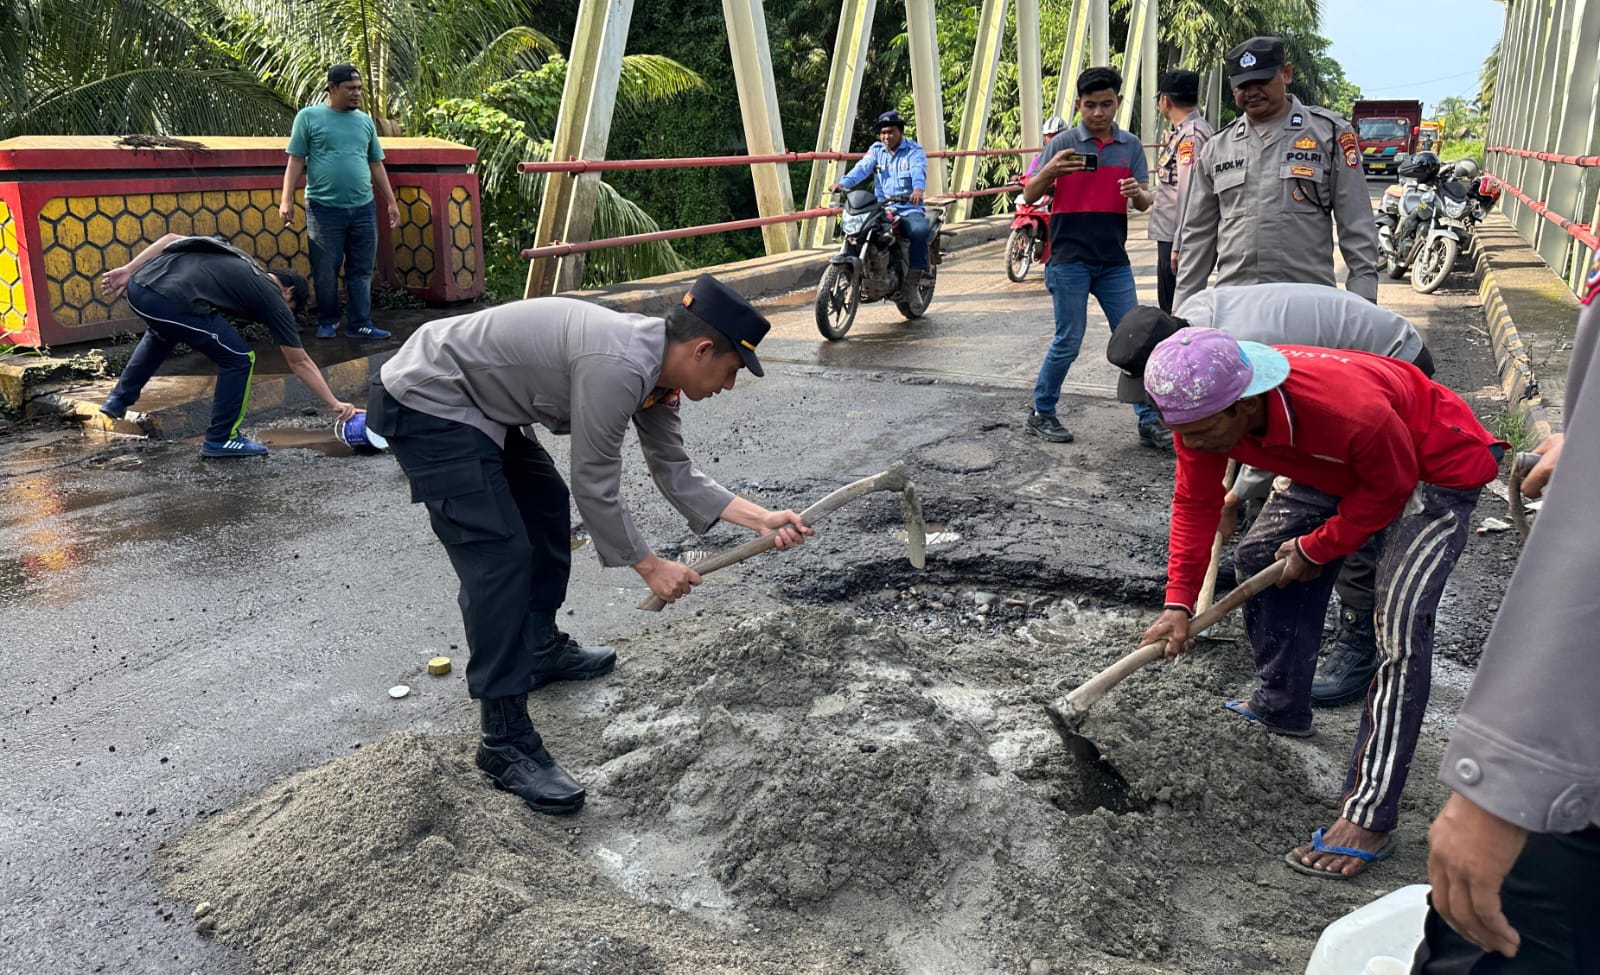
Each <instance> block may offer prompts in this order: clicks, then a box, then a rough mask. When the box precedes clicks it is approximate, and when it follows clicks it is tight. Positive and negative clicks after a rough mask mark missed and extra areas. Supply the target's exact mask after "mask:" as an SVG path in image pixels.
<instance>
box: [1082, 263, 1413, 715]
mask: <svg viewBox="0 0 1600 975" xmlns="http://www.w3.org/2000/svg"><path fill="white" fill-rule="evenodd" d="M1123 322H1124V325H1123V326H1122V328H1121V329H1119V331H1118V333H1117V334H1115V335H1113V336H1112V337H1111V343H1110V345H1109V346H1108V347H1107V349H1106V358H1107V359H1109V360H1110V361H1111V364H1112V365H1114V366H1116V367H1118V368H1119V369H1122V370H1123V375H1122V376H1121V378H1120V379H1119V382H1118V385H1117V398H1118V399H1121V400H1122V401H1123V402H1128V403H1132V402H1143V401H1144V400H1145V390H1144V381H1143V378H1142V377H1143V376H1144V365H1145V360H1146V359H1147V358H1149V355H1150V350H1151V349H1153V348H1155V346H1156V345H1157V344H1158V343H1160V342H1161V340H1162V339H1165V338H1167V337H1168V336H1170V335H1172V334H1173V333H1174V332H1176V331H1177V330H1178V329H1180V328H1186V327H1189V326H1195V327H1199V328H1219V329H1222V330H1223V331H1224V332H1227V333H1228V334H1229V335H1232V336H1233V337H1234V338H1235V339H1238V340H1240V341H1248V342H1260V343H1261V344H1262V345H1311V346H1317V347H1319V348H1324V349H1353V350H1355V351H1358V352H1371V353H1374V354H1375V355H1382V356H1388V357H1389V358H1391V359H1402V360H1404V361H1406V362H1409V363H1411V364H1412V365H1414V366H1416V367H1417V368H1418V369H1421V370H1422V372H1423V374H1424V375H1426V376H1429V377H1432V376H1433V355H1432V354H1431V353H1430V352H1429V351H1428V347H1427V346H1426V345H1424V344H1423V341H1422V336H1421V335H1419V334H1417V330H1416V329H1415V328H1413V327H1412V325H1411V323H1410V322H1408V321H1406V320H1405V319H1404V318H1402V317H1401V316H1399V315H1396V314H1395V313H1394V312H1392V311H1389V310H1388V309H1386V308H1381V307H1379V306H1378V305H1375V304H1373V303H1372V302H1370V301H1367V300H1366V299H1365V298H1362V297H1361V296H1359V295H1356V294H1352V293H1351V292H1349V291H1340V290H1339V289H1338V288H1332V287H1328V286H1325V285H1320V284H1256V285H1251V286H1249V287H1234V288H1210V289H1207V290H1205V291H1202V292H1200V293H1199V294H1197V295H1195V296H1194V297H1192V298H1190V299H1189V300H1188V301H1186V302H1184V303H1183V305H1182V306H1181V307H1180V308H1179V309H1178V315H1177V316H1176V317H1174V316H1171V315H1165V314H1163V313H1162V312H1161V311H1159V310H1158V309H1155V308H1151V307H1149V306H1142V307H1139V308H1135V309H1134V310H1133V311H1131V312H1129V313H1128V315H1127V317H1126V318H1124V319H1123ZM1271 488H1272V474H1270V473H1268V472H1266V471H1262V470H1259V469H1257V468H1254V467H1250V466H1249V465H1244V466H1241V467H1240V468H1239V473H1238V476H1237V477H1236V478H1235V480H1234V483H1233V488H1232V490H1230V491H1229V492H1228V495H1227V498H1226V500H1225V501H1224V502H1223V504H1224V513H1223V519H1224V524H1225V525H1226V524H1227V523H1228V522H1229V521H1231V520H1237V519H1238V517H1239V512H1240V509H1241V507H1243V508H1245V509H1247V510H1248V511H1255V510H1259V508H1260V506H1261V504H1262V502H1264V501H1265V500H1266V497H1267V495H1268V494H1269V493H1270V492H1271ZM1228 534H1230V535H1231V534H1232V532H1231V531H1230V532H1229V533H1228ZM1377 573H1378V565H1377V543H1376V541H1374V540H1373V539H1369V540H1368V541H1367V544H1366V545H1364V546H1362V547H1361V548H1360V549H1358V550H1357V551H1356V552H1355V554H1353V555H1350V556H1348V557H1346V558H1345V560H1344V565H1343V566H1342V568H1341V569H1340V570H1339V581H1338V583H1337V584H1336V586H1335V588H1336V589H1337V590H1338V593H1339V630H1338V632H1337V633H1336V634H1335V636H1334V639H1333V643H1332V646H1331V648H1330V649H1329V651H1328V653H1327V654H1326V655H1325V656H1324V657H1323V658H1322V660H1321V662H1320V663H1319V665H1318V667H1317V674H1316V678H1315V679H1314V680H1313V681H1312V684H1311V703H1312V704H1314V705H1316V706H1318V707H1332V706H1334V705H1338V704H1346V703H1348V702H1350V701H1353V700H1356V699H1357V698H1359V697H1361V696H1362V695H1363V694H1365V693H1366V689H1367V685H1368V684H1370V683H1371V682H1372V675H1373V674H1375V673H1377V670H1378V664H1379V660H1378V638H1377V632H1376V629H1375V626H1374V619H1373V616H1374V610H1375V608H1376V606H1375V600H1376V597H1375V590H1376V586H1377ZM1228 574H1230V575H1231V572H1230V573H1228Z"/></svg>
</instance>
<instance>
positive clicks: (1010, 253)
mask: <svg viewBox="0 0 1600 975" xmlns="http://www.w3.org/2000/svg"><path fill="white" fill-rule="evenodd" d="M1048 263H1050V198H1049V197H1048V196H1046V197H1041V198H1040V199H1038V200H1036V201H1034V202H1033V203H1028V202H1027V201H1025V200H1024V199H1023V198H1022V194H1021V193H1018V194H1017V209H1016V211H1015V212H1014V215H1013V216H1012V217H1011V234H1010V236H1008V237H1007V238H1006V277H1008V278H1010V279H1011V280H1013V281H1021V280H1022V279H1023V278H1025V277H1027V276H1028V270H1029V268H1032V267H1033V266H1034V265H1035V264H1048Z"/></svg>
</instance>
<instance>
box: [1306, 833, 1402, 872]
mask: <svg viewBox="0 0 1600 975" xmlns="http://www.w3.org/2000/svg"><path fill="white" fill-rule="evenodd" d="M1327 832H1328V831H1327V830H1326V829H1319V830H1317V831H1316V832H1315V833H1312V834H1311V848H1312V849H1313V850H1315V851H1317V852H1318V853H1333V854H1336V855H1338V856H1346V857H1355V858H1356V859H1357V860H1360V861H1361V868H1360V869H1358V870H1357V871H1356V872H1355V873H1353V874H1350V875H1349V876H1348V877H1347V876H1345V875H1344V874H1342V873H1335V872H1334V871H1331V870H1318V869H1317V868H1316V867H1308V866H1306V865H1305V864H1303V863H1301V862H1300V858H1299V857H1297V856H1295V855H1294V854H1295V851H1294V850H1290V851H1289V852H1288V853H1285V854H1284V855H1283V862H1284V863H1287V864H1288V865H1289V869H1290V870H1293V871H1294V872H1296V873H1303V874H1305V875H1306V876H1308V877H1322V878H1323V879H1325V880H1351V879H1353V878H1355V877H1359V876H1361V875H1362V874H1363V873H1366V871H1367V868H1368V867H1370V866H1372V865H1373V864H1374V863H1377V862H1378V861H1379V860H1383V859H1386V858H1387V857H1388V856H1389V854H1391V853H1393V852H1394V848H1395V840H1394V837H1392V836H1391V837H1389V838H1388V839H1386V840H1385V841H1384V843H1383V846H1381V847H1379V848H1378V851H1377V852H1376V853H1368V852H1367V851H1366V850H1358V849H1356V848H1355V847H1353V846H1329V845H1328V844H1326V843H1324V842H1322V837H1323V836H1325V835H1327Z"/></svg>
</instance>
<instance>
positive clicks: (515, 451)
mask: <svg viewBox="0 0 1600 975" xmlns="http://www.w3.org/2000/svg"><path fill="white" fill-rule="evenodd" d="M768 328H769V325H768V323H767V320H766V319H765V318H763V317H762V316H761V314H760V313H759V312H757V311H756V310H755V309H754V308H753V307H751V305H750V304H749V302H747V301H745V300H744V299H743V298H741V297H740V296H738V295H737V294H735V293H734V292H733V291H732V290H731V289H729V288H728V287H727V286H726V285H723V284H722V283H721V282H719V281H717V280H716V279H715V278H713V277H711V275H709V274H704V275H701V276H700V279H699V280H698V281H697V282H695V285H694V287H693V288H692V289H691V290H690V291H689V292H688V294H686V295H684V297H683V302H682V304H681V305H679V306H676V307H674V308H673V309H672V312H671V313H670V314H668V316H667V317H666V319H665V320H664V321H663V320H662V319H660V318H650V317H646V316H644V315H628V314H623V313H621V312H614V311H611V310H609V309H606V308H601V307H600V306H598V305H592V304H589V303H587V302H583V301H576V300H573V299H570V298H536V299H533V300H530V301H516V302H511V303H509V304H505V305H499V306H497V307H494V308H486V309H484V310H482V311H478V312H474V313H472V314H470V315H463V316H460V317H458V318H445V319H440V320H438V321H433V322H429V323H428V324H426V325H424V326H422V327H421V328H419V329H418V330H417V331H416V333H415V334H413V335H412V336H411V337H410V338H409V339H407V340H406V343H405V345H404V346H402V347H401V349H400V351H399V352H398V353H396V354H395V356H394V358H392V359H390V360H389V361H388V362H387V363H385V364H384V367H383V370H382V373H381V374H380V378H379V380H378V381H376V382H375V383H374V384H373V390H372V397H371V403H370V410H369V413H370V416H369V419H368V421H367V425H368V426H369V427H370V428H371V429H373V430H376V431H377V432H378V433H380V434H382V435H383V436H384V437H386V438H387V439H388V441H389V449H390V450H391V451H392V452H393V453H394V455H395V458H396V459H397V460H398V461H399V462H400V466H401V468H403V469H404V470H405V473H406V477H407V478H409V479H410V481H411V500H412V501H414V502H421V503H423V504H424V505H426V506H427V509H428V516H429V520H430V521H431V523H432V526H433V532H434V534H435V535H437V536H438V538H439V541H440V542H441V543H443V544H444V547H445V551H446V552H448V553H449V555H450V562H451V564H452V565H453V566H454V567H455V571H456V576H457V577H458V578H459V579H460V581H461V594H460V599H459V602H460V605H461V616H462V620H463V622H464V624H465V627H466V633H467V646H468V648H469V649H470V651H471V657H470V659H469V660H468V663H467V690H468V693H470V694H471V695H472V697H474V698H476V699H478V702H479V709H480V716H481V720H482V724H483V738H482V741H481V742H480V743H479V745H478V752H477V763H478V767H479V768H481V769H483V770H484V771H485V772H486V773H488V775H489V777H490V778H491V779H493V780H494V782H495V784H496V785H498V786H499V787H500V788H502V789H505V790H507V791H509V792H512V793H514V794H516V795H518V796H520V797H521V798H522V799H523V800H524V801H525V802H527V803H528V805H529V806H531V807H532V808H533V809H535V810H537V811H539V812H543V813H551V814H560V813H569V812H576V811H577V810H578V809H580V808H581V807H582V806H583V801H584V790H583V787H582V786H580V785H579V784H578V783H577V782H576V781H574V780H573V779H572V777H571V776H570V775H568V774H567V773H566V771H565V770H563V769H562V768H561V766H559V765H557V764H556V762H555V759H554V758H552V757H551V756H550V753H549V752H548V751H547V750H546V749H545V747H544V744H543V740H542V739H541V738H540V736H539V733H538V732H537V731H535V730H534V727H533V722H532V720H531V719H530V718H529V717H528V692H529V691H534V690H538V689H539V688H541V687H543V686H545V685H546V684H550V683H552V682H555V681H562V680H589V679H591V678H595V677H600V676H603V675H605V674H608V673H610V672H611V669H612V667H613V666H614V665H615V663H616V652H615V651H613V650H612V649H610V648H609V647H584V646H581V645H579V643H578V642H577V641H576V640H574V639H572V637H570V636H568V635H567V634H565V633H563V632H561V630H560V629H558V628H557V626H556V612H557V610H558V609H560V607H561V604H562V603H563V602H565V601H566V596H567V578H568V574H569V572H570V570H571V524H570V522H569V515H568V510H569V509H568V500H569V494H568V490H567V485H566V483H565V482H564V481H563V480H562V478H561V474H560V472H559V471H558V470H557V469H556V466H555V463H554V462H553V461H552V460H551V458H550V455H549V454H548V453H546V452H545V450H544V448H543V447H541V446H540V445H539V443H538V441H537V440H535V439H534V437H533V435H532V431H531V428H532V427H533V426H535V425H539V426H543V427H545V428H546V429H547V430H549V431H550V432H552V433H555V434H565V435H570V436H571V438H572V448H571V466H572V490H571V498H572V499H573V500H575V501H576V502H577V506H578V511H579V513H580V514H582V516H583V522H584V526H585V527H586V528H588V530H589V535H590V537H591V539H592V540H593V542H594V548H595V552H596V554H598V555H599V557H600V561H601V564H603V565H606V566H622V565H628V566H632V567H633V570H634V571H635V572H637V573H638V574H639V576H640V578H641V579H643V580H644V582H645V584H646V585H648V586H649V587H650V590H651V592H653V593H655V594H656V595H657V596H659V597H661V598H662V599H664V600H666V601H667V602H672V601H674V600H676V599H678V598H679V597H682V596H684V595H687V594H688V592H689V589H690V588H691V587H692V586H694V585H697V584H698V583H699V582H700V576H699V575H698V574H697V573H696V572H695V571H694V570H693V569H691V568H690V567H688V566H687V565H684V564H683V563H681V562H673V561H669V560H667V559H663V558H661V557H660V556H658V555H656V554H654V553H653V552H652V551H651V550H650V546H649V545H648V544H647V543H646V542H645V540H644V537H643V536H642V535H640V533H639V531H638V529H637V528H636V527H634V523H633V518H632V516H631V515H630V514H629V513H628V509H627V507H625V506H624V505H623V503H622V496H621V476H622V445H623V439H624V437H625V436H626V434H627V432H628V427H629V425H630V424H631V425H632V426H633V427H634V429H635V430H637V431H638V435H639V447H640V449H641V450H642V451H643V453H644V458H645V463H646V464H647V465H648V466H649V468H650V473H651V475H652V477H653V478H654V480H655V483H656V487H657V488H658V489H659V490H660V491H661V493H662V494H663V495H664V496H665V497H666V499H667V500H668V501H670V502H671V503H672V506H673V507H674V508H676V509H678V511H679V513H681V514H682V515H683V516H684V518H686V519H687V520H688V522H689V526H690V527H691V528H693V529H694V530H695V531H696V532H701V533H703V532H706V531H709V530H710V528H711V526H713V525H715V524H716V523H717V522H718V521H730V522H733V523H734V524H736V525H742V526H744V527H746V528H750V529H752V530H755V531H757V532H760V533H762V534H766V533H770V532H776V533H777V536H778V537H777V545H778V547H779V548H787V547H788V546H790V545H796V544H799V543H800V541H801V536H802V535H809V534H810V533H811V529H809V528H807V527H806V525H805V524H804V523H803V522H802V521H801V520H800V516H799V515H797V514H795V513H794V512H792V511H769V510H767V509H766V508H763V507H762V506H760V505H758V504H755V503H754V502H751V501H747V500H745V499H744V498H740V497H736V496H735V495H734V494H733V492H732V491H729V490H728V489H727V488H725V487H723V486H722V485H720V484H718V483H717V482H715V481H713V480H712V479H711V478H709V477H707V476H705V475H704V474H702V473H700V471H699V470H697V469H696V468H695V466H694V463H693V461H691V460H690V458H689V455H688V453H687V452H686V451H685V450H684V446H683V428H682V425H681V422H680V420H679V417H678V406H679V402H680V400H682V399H688V400H691V401H698V400H702V399H705V398H707V397H710V396H715V395H716V394H718V393H720V392H723V391H724V390H728V389H732V388H733V384H734V379H735V376H736V374H737V373H738V371H739V369H740V368H741V367H742V368H746V369H749V370H750V372H751V373H753V374H754V375H757V376H759V375H761V374H762V369H761V363H760V361H759V360H757V359H756V354H755V350H756V345H757V344H758V343H759V342H760V341H761V339H762V337H763V336H765V335H766V333H767V329H768Z"/></svg>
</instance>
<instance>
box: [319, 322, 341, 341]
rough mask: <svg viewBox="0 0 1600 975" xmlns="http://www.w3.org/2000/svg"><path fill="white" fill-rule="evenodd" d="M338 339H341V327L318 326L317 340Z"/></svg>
mask: <svg viewBox="0 0 1600 975" xmlns="http://www.w3.org/2000/svg"><path fill="white" fill-rule="evenodd" d="M338 337H339V326H337V325H318V326H317V338H319V339H336V338H338Z"/></svg>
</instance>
